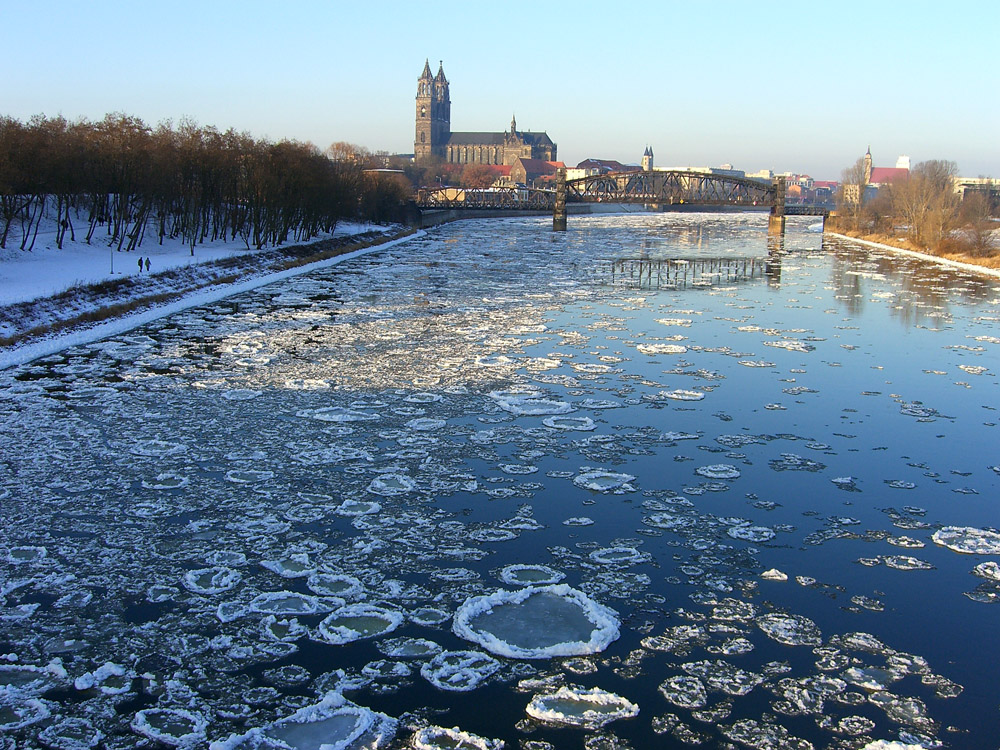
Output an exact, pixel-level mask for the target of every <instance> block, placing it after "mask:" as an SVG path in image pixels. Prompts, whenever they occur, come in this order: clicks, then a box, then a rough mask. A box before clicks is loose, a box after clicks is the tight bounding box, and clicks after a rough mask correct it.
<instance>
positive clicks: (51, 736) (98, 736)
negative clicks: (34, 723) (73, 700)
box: [38, 718, 104, 750]
mask: <svg viewBox="0 0 1000 750" xmlns="http://www.w3.org/2000/svg"><path fill="white" fill-rule="evenodd" d="M38 739H40V740H41V741H42V743H43V744H44V746H45V747H47V748H53V749H54V750H86V748H91V747H97V746H98V745H99V744H100V743H101V740H102V739H104V733H103V732H101V731H100V730H99V729H95V728H94V725H93V724H91V723H90V722H89V721H88V720H87V719H79V718H68V719H61V720H60V721H57V722H55V723H54V724H50V725H49V726H47V727H45V729H43V730H42V731H41V732H39V733H38Z"/></svg>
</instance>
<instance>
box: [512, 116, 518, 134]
mask: <svg viewBox="0 0 1000 750" xmlns="http://www.w3.org/2000/svg"><path fill="white" fill-rule="evenodd" d="M510 132H511V135H513V134H514V133H516V132H517V118H515V117H514V115H511V116H510Z"/></svg>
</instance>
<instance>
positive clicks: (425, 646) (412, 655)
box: [378, 638, 442, 659]
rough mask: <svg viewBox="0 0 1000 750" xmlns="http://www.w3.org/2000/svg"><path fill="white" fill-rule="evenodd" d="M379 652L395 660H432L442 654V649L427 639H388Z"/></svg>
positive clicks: (379, 645)
mask: <svg viewBox="0 0 1000 750" xmlns="http://www.w3.org/2000/svg"><path fill="white" fill-rule="evenodd" d="M378 650H379V651H381V652H382V653H383V654H385V655H386V656H391V657H392V658H394V659H430V658H431V657H433V656H437V655H438V654H440V653H441V651H442V649H441V647H440V646H439V645H438V644H436V643H435V642H434V641H429V640H427V639H426V638H387V639H386V640H384V641H380V642H379V644H378Z"/></svg>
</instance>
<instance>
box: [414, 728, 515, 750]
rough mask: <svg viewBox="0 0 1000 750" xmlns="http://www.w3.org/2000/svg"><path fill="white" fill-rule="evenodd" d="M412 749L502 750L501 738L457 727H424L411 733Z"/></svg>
mask: <svg viewBox="0 0 1000 750" xmlns="http://www.w3.org/2000/svg"><path fill="white" fill-rule="evenodd" d="M411 744H412V745H413V748H414V750H502V749H503V746H504V743H503V740H490V739H486V738H485V737H480V736H479V735H477V734H472V733H471V732H463V731H462V730H460V729H459V728H458V727H453V728H451V729H446V728H444V727H436V726H431V727H424V728H423V729H420V730H418V731H417V733H416V734H414V735H413V739H412V740H411Z"/></svg>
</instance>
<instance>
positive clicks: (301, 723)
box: [209, 691, 397, 750]
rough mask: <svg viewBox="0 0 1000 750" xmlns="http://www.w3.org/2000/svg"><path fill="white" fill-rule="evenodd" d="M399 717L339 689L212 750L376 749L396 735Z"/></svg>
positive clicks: (217, 742) (223, 742)
mask: <svg viewBox="0 0 1000 750" xmlns="http://www.w3.org/2000/svg"><path fill="white" fill-rule="evenodd" d="M396 727H397V721H396V720H395V719H392V718H390V717H388V716H386V715H385V714H381V713H378V712H376V711H372V710H371V709H368V708H364V707H363V706H359V705H356V704H354V703H352V702H350V701H348V700H347V699H345V698H344V697H343V695H342V694H341V693H339V692H337V691H330V692H328V693H326V694H325V695H324V696H323V697H322V699H321V700H320V701H319V702H318V703H313V704H310V705H307V706H303V707H302V708H300V709H299V710H297V711H295V712H294V713H293V714H291V715H289V716H286V717H285V718H282V719H278V720H276V721H273V722H270V723H269V724H266V725H264V726H262V727H258V728H255V729H251V730H250V731H249V732H246V733H244V734H241V735H232V736H230V737H229V738H228V739H226V740H220V741H215V742H212V743H211V744H210V745H209V748H210V750H375V749H376V748H382V747H386V746H387V745H388V744H389V743H390V742H391V741H392V739H393V738H394V737H395V735H396Z"/></svg>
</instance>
